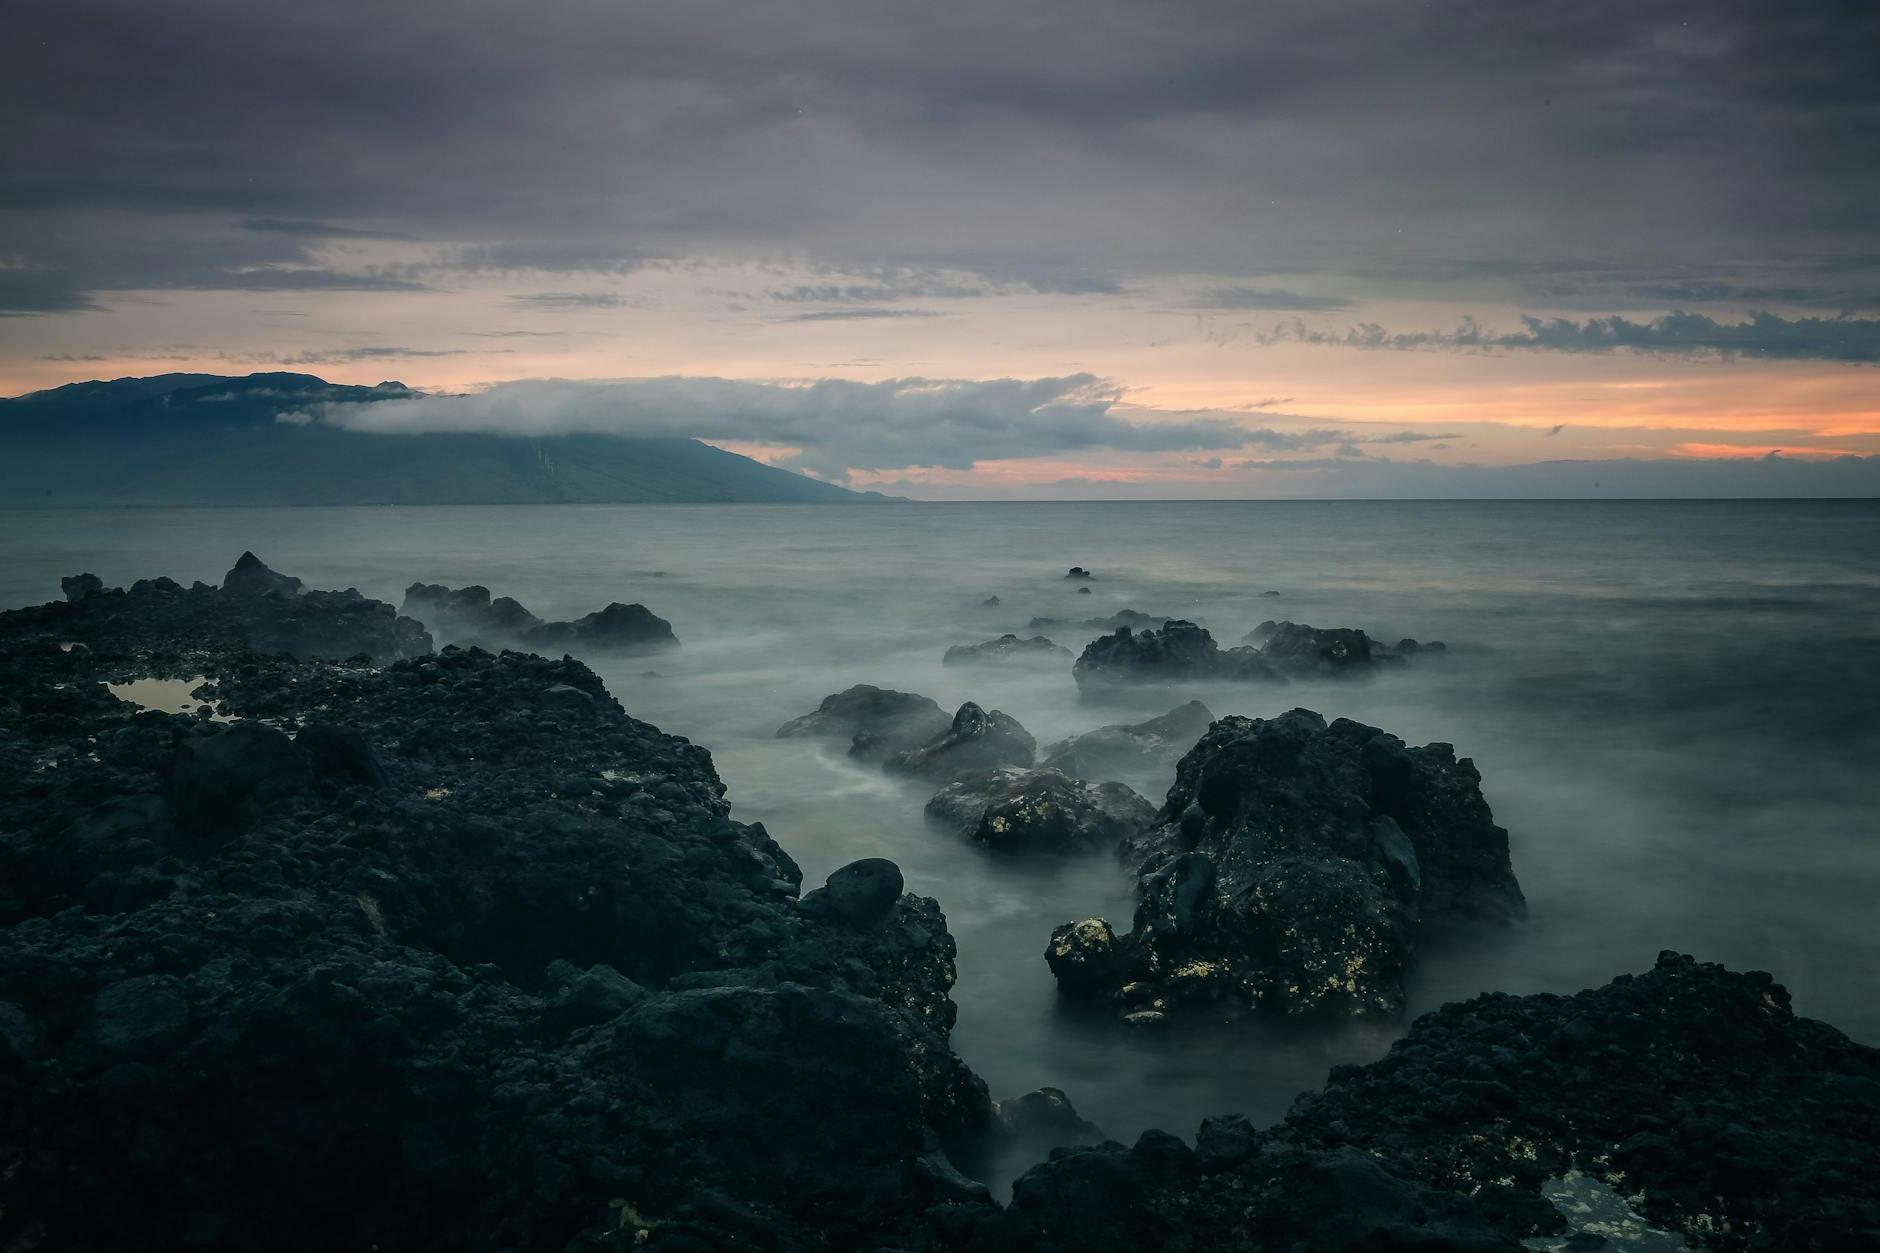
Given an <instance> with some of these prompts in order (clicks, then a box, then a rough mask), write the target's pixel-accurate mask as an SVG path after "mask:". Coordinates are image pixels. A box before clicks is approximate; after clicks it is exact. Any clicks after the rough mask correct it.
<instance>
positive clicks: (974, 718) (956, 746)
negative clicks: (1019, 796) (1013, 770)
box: [881, 701, 1038, 782]
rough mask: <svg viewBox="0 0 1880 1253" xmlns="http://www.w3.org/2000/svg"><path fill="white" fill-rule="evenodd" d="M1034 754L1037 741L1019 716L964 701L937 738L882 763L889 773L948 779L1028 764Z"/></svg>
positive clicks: (895, 754) (899, 753)
mask: <svg viewBox="0 0 1880 1253" xmlns="http://www.w3.org/2000/svg"><path fill="white" fill-rule="evenodd" d="M1037 755H1038V742H1037V741H1036V740H1034V739H1032V738H1031V733H1030V732H1029V731H1027V730H1025V728H1024V727H1022V726H1020V725H1019V724H1018V719H1016V718H1014V717H1012V716H1011V715H1010V714H1007V713H1002V712H1001V711H999V710H997V709H994V710H992V711H991V712H990V713H988V712H987V711H986V710H984V709H981V708H980V707H979V706H978V705H975V704H974V703H973V702H972V701H967V702H966V703H965V704H964V705H961V706H960V707H959V711H958V712H957V713H955V714H954V715H953V722H952V724H951V725H950V726H949V727H948V728H947V730H946V731H945V732H944V733H943V734H942V735H940V736H939V737H938V738H937V739H934V740H932V741H931V742H929V743H927V744H924V745H922V746H921V747H919V748H910V749H906V750H904V751H902V752H898V753H894V754H892V755H891V756H889V757H888V758H887V759H886V760H884V761H883V762H882V763H881V764H882V768H883V769H885V770H887V771H888V773H890V774H907V775H914V776H916V777H917V778H922V779H932V780H935V781H937V782H950V781H952V780H954V779H959V778H963V777H965V776H966V775H968V774H971V773H972V772H974V771H976V770H991V769H996V768H997V767H999V766H1029V765H1031V763H1032V761H1033V759H1034V758H1036V757H1037Z"/></svg>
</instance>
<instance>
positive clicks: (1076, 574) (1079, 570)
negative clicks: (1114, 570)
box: [1064, 566, 1090, 579]
mask: <svg viewBox="0 0 1880 1253" xmlns="http://www.w3.org/2000/svg"><path fill="white" fill-rule="evenodd" d="M1064 577H1065V578H1067V579H1087V578H1089V577H1090V571H1088V570H1086V569H1084V568H1083V567H1082V566H1072V567H1071V568H1070V569H1069V570H1068V571H1066V572H1065V574H1064Z"/></svg>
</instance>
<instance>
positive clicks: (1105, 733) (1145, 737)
mask: <svg viewBox="0 0 1880 1253" xmlns="http://www.w3.org/2000/svg"><path fill="white" fill-rule="evenodd" d="M1213 721H1214V715H1213V714H1212V713H1210V712H1208V707H1207V706H1206V705H1204V704H1202V703H1201V702H1200V701H1198V700H1191V701H1189V702H1188V703H1187V704H1185V705H1177V706H1176V707H1175V708H1173V709H1171V710H1169V711H1168V712H1167V713H1165V714H1163V715H1162V716H1161V717H1159V718H1150V719H1149V720H1148V721H1146V722H1138V723H1135V724H1134V725H1130V726H1124V725H1111V726H1104V727H1098V728H1097V729H1096V730H1094V731H1086V732H1084V733H1083V734H1082V735H1073V736H1071V737H1070V738H1069V739H1067V740H1059V741H1058V742H1057V743H1055V744H1050V745H1047V746H1046V747H1045V748H1044V750H1043V751H1044V760H1043V763H1042V764H1044V765H1046V766H1049V767H1051V768H1052V769H1054V770H1062V771H1063V772H1064V773H1065V774H1068V775H1074V776H1075V777H1077V778H1079V779H1124V778H1135V777H1137V776H1140V775H1143V774H1148V773H1153V772H1156V771H1160V770H1164V769H1167V768H1169V767H1172V766H1173V765H1174V764H1175V763H1176V762H1177V761H1179V760H1180V759H1181V757H1182V754H1184V753H1186V752H1187V751H1188V750H1189V749H1190V748H1192V747H1194V743H1195V741H1196V740H1198V739H1200V738H1201V737H1202V735H1203V734H1204V733H1206V731H1207V729H1208V727H1209V725H1210V724H1212V723H1213Z"/></svg>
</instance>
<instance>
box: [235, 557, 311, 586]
mask: <svg viewBox="0 0 1880 1253" xmlns="http://www.w3.org/2000/svg"><path fill="white" fill-rule="evenodd" d="M301 586H302V585H301V581H300V580H299V579H297V578H295V577H294V576H293V575H291V574H277V573H275V572H274V571H273V570H270V569H268V567H267V566H266V565H264V564H263V563H262V561H261V558H259V557H257V556H255V555H254V554H253V553H249V552H245V553H243V554H242V555H241V556H240V557H239V558H237V559H236V561H235V564H234V566H233V567H231V568H230V569H229V572H228V573H227V574H225V575H223V576H222V590H223V591H224V592H229V593H232V594H234V595H236V596H298V595H300V590H301Z"/></svg>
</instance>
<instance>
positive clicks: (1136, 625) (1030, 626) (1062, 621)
mask: <svg viewBox="0 0 1880 1253" xmlns="http://www.w3.org/2000/svg"><path fill="white" fill-rule="evenodd" d="M1169 621H1170V619H1168V618H1158V617H1156V616H1155V615H1154V614H1149V613H1141V612H1139V611H1137V610H1134V609H1119V610H1117V611H1116V612H1115V613H1113V614H1111V615H1110V616H1109V617H1107V618H1085V619H1084V620H1083V621H1081V622H1073V621H1071V620H1070V619H1068V618H1033V619H1032V620H1031V621H1030V622H1028V623H1026V624H1025V629H1026V630H1027V631H1057V630H1061V629H1063V628H1066V627H1080V628H1082V629H1083V630H1086V631H1114V630H1116V628H1118V627H1129V628H1130V629H1131V630H1136V631H1141V630H1145V629H1156V630H1159V629H1160V628H1162V627H1165V626H1167V625H1168V624H1169Z"/></svg>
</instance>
